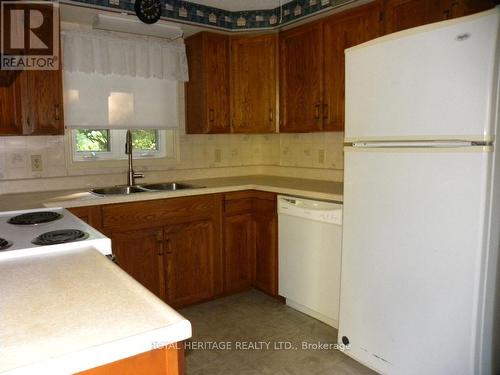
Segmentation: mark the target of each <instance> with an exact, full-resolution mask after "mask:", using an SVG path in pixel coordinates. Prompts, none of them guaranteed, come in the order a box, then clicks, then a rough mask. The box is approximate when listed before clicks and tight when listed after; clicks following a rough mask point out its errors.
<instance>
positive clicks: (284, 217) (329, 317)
mask: <svg viewBox="0 0 500 375" xmlns="http://www.w3.org/2000/svg"><path fill="white" fill-rule="evenodd" d="M278 228H279V294H280V295H281V296H283V297H285V298H286V303H287V305H289V306H290V307H292V308H294V309H296V310H299V311H301V312H303V313H305V314H307V315H310V316H312V317H314V318H316V319H318V320H321V321H322V322H324V323H326V324H328V325H330V326H333V327H335V328H338V319H339V318H338V317H339V300H340V262H341V247H342V204H339V203H333V202H324V201H316V200H310V199H304V198H299V197H290V196H283V195H279V196H278Z"/></svg>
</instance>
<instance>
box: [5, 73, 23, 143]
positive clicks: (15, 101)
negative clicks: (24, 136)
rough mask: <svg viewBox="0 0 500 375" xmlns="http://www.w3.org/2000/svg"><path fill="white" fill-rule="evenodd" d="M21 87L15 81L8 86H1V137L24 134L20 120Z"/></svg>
mask: <svg viewBox="0 0 500 375" xmlns="http://www.w3.org/2000/svg"><path fill="white" fill-rule="evenodd" d="M19 99H20V95H19V85H18V83H17V81H14V82H13V83H11V84H10V85H8V86H0V135H16V134H17V135H19V134H21V133H22V124H21V118H20V112H19V111H20V104H21V102H20V100H19Z"/></svg>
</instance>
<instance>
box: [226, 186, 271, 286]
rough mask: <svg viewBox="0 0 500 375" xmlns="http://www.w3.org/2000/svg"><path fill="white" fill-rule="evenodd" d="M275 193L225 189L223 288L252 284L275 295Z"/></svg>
mask: <svg viewBox="0 0 500 375" xmlns="http://www.w3.org/2000/svg"><path fill="white" fill-rule="evenodd" d="M277 231H278V221H277V212H276V194H274V193H265V192H259V191H244V192H236V193H229V194H226V196H225V213H224V261H225V267H224V287H225V289H224V291H225V292H226V293H230V292H235V291H239V290H242V289H245V288H248V287H251V286H254V287H256V288H258V289H260V290H262V291H264V292H266V293H268V294H270V295H273V296H277V295H278V240H277Z"/></svg>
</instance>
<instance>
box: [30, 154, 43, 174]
mask: <svg viewBox="0 0 500 375" xmlns="http://www.w3.org/2000/svg"><path fill="white" fill-rule="evenodd" d="M31 171H32V172H41V171H43V163H42V155H31Z"/></svg>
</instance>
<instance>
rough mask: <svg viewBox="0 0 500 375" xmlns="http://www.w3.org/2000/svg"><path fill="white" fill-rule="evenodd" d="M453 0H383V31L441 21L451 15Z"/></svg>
mask: <svg viewBox="0 0 500 375" xmlns="http://www.w3.org/2000/svg"><path fill="white" fill-rule="evenodd" d="M452 2H453V0H385V1H384V28H385V33H386V34H390V33H393V32H396V31H400V30H405V29H409V28H412V27H416V26H421V25H425V24H428V23H432V22H438V21H443V20H446V19H448V18H450V17H451V9H452Z"/></svg>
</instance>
